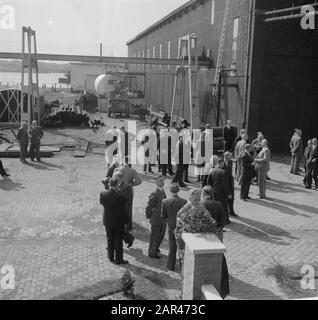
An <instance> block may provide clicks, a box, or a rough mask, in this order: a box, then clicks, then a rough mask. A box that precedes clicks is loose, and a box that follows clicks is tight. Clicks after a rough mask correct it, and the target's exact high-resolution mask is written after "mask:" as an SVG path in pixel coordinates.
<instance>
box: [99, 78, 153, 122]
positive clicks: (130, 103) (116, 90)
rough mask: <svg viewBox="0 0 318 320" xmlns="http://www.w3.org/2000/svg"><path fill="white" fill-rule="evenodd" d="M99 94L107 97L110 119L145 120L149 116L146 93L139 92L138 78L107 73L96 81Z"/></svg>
mask: <svg viewBox="0 0 318 320" xmlns="http://www.w3.org/2000/svg"><path fill="white" fill-rule="evenodd" d="M95 90H96V92H97V94H99V95H103V96H106V101H107V113H108V117H109V118H112V117H115V116H116V115H120V116H123V117H125V118H128V117H130V116H139V118H140V119H141V120H144V119H145V118H146V116H147V115H148V114H149V111H148V109H147V106H146V100H145V96H144V92H143V91H142V90H138V85H137V77H136V75H134V74H130V73H128V72H127V73H120V72H116V73H107V74H104V75H100V76H98V77H97V79H96V81H95Z"/></svg>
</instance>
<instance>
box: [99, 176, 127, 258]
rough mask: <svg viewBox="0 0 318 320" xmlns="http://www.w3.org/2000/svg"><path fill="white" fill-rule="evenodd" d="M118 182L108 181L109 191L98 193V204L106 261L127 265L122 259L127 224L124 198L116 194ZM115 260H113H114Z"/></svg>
mask: <svg viewBox="0 0 318 320" xmlns="http://www.w3.org/2000/svg"><path fill="white" fill-rule="evenodd" d="M117 187H118V181H117V180H115V179H113V178H112V179H110V181H109V190H106V191H103V192H101V193H100V199H99V202H100V204H101V205H102V206H103V207H104V214H103V224H104V226H105V229H106V235H107V243H108V259H109V260H110V261H111V262H115V263H116V264H127V263H128V261H126V260H124V259H123V236H124V232H125V225H126V224H127V222H128V215H127V210H126V207H125V202H126V201H125V196H124V195H123V194H121V193H119V192H118V190H117ZM114 259H115V260H114Z"/></svg>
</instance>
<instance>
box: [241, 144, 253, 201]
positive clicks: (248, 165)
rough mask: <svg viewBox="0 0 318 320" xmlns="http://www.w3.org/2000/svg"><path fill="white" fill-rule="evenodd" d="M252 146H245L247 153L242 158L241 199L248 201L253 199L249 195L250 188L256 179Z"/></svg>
mask: <svg viewBox="0 0 318 320" xmlns="http://www.w3.org/2000/svg"><path fill="white" fill-rule="evenodd" d="M251 152H252V146H251V145H250V144H247V145H246V146H245V151H244V153H243V155H242V158H241V163H242V179H241V182H242V184H241V199H242V200H244V201H247V199H251V198H250V197H249V196H248V194H249V191H250V186H251V183H252V179H253V177H254V167H253V161H254V159H253V157H252V154H251Z"/></svg>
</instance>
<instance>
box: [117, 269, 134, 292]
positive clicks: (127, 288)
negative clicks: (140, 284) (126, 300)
mask: <svg viewBox="0 0 318 320" xmlns="http://www.w3.org/2000/svg"><path fill="white" fill-rule="evenodd" d="M135 281H136V280H135V279H134V278H133V277H132V276H131V273H130V272H129V271H128V270H127V271H126V272H125V273H124V274H123V276H122V277H121V279H120V284H121V289H122V291H123V292H124V295H125V296H126V297H131V298H135V293H134V291H135Z"/></svg>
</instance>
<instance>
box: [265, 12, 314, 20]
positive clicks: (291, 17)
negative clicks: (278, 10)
mask: <svg viewBox="0 0 318 320" xmlns="http://www.w3.org/2000/svg"><path fill="white" fill-rule="evenodd" d="M314 14H315V15H318V11H315V13H313V15H314ZM304 16H305V14H304V13H299V14H291V15H287V16H281V17H275V18H267V19H265V20H264V21H265V22H273V21H281V20H290V19H297V18H302V17H304Z"/></svg>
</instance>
